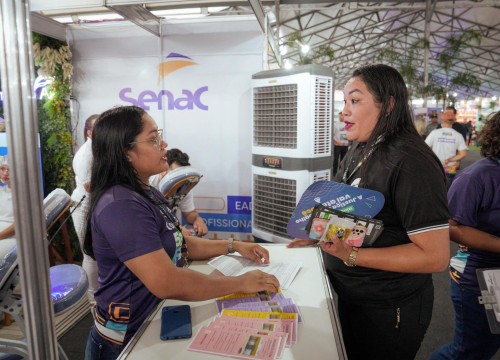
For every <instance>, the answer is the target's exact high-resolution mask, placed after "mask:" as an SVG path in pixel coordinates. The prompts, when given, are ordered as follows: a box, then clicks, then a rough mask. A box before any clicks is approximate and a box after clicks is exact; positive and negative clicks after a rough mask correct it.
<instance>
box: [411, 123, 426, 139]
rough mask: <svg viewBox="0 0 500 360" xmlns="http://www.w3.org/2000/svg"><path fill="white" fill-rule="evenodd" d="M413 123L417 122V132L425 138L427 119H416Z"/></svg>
mask: <svg viewBox="0 0 500 360" xmlns="http://www.w3.org/2000/svg"><path fill="white" fill-rule="evenodd" d="M413 123H414V124H415V129H416V130H417V133H418V134H419V135H420V136H421V137H422V139H425V119H415V120H414V121H413Z"/></svg>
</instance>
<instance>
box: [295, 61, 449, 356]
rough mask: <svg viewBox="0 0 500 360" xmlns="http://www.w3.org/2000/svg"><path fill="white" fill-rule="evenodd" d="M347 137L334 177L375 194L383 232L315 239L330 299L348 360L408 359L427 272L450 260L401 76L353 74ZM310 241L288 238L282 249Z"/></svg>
mask: <svg viewBox="0 0 500 360" xmlns="http://www.w3.org/2000/svg"><path fill="white" fill-rule="evenodd" d="M344 102H345V105H344V110H343V111H342V113H343V114H344V122H345V124H346V131H347V139H349V140H351V141H354V143H353V144H352V145H351V146H350V148H349V151H348V152H347V154H346V156H345V158H344V161H343V162H342V163H341V165H340V168H339V171H337V174H336V176H335V178H334V181H338V182H342V183H344V184H348V185H351V186H359V187H362V188H365V189H371V190H375V191H378V192H380V193H382V194H383V195H384V197H385V203H384V206H383V208H382V210H381V211H380V212H379V214H377V215H376V216H375V219H379V220H381V221H382V222H383V223H384V230H383V232H382V233H381V234H380V237H379V238H378V239H377V240H376V241H375V242H374V243H373V245H372V246H371V247H366V246H361V247H359V248H358V247H352V246H350V245H349V244H348V243H346V242H342V241H339V239H338V238H337V237H336V236H333V237H332V240H333V241H332V242H329V243H326V242H320V247H321V249H322V250H323V258H324V265H325V269H326V272H327V275H328V278H329V279H330V282H331V284H332V286H333V288H334V290H335V292H336V293H337V295H338V311H339V318H340V324H341V328H342V335H343V339H344V344H345V347H346V351H347V358H349V360H366V359H370V360H374V359H384V360H391V359H392V360H410V359H412V360H413V359H414V358H415V355H416V353H417V351H418V349H419V347H420V344H421V342H422V339H423V338H424V335H425V332H426V331H427V328H428V326H429V323H430V320H431V315H432V306H433V297H434V288H433V284H432V275H431V273H433V272H440V271H443V270H444V269H445V268H446V266H447V263H448V259H449V255H450V247H449V225H448V219H449V213H448V208H447V202H446V177H445V174H444V171H443V168H442V166H441V164H440V162H439V159H438V158H437V157H436V156H435V155H434V153H433V152H432V151H431V149H430V148H429V147H428V146H427V145H425V142H424V141H423V140H422V137H421V136H420V135H419V134H418V133H417V131H416V129H415V126H414V125H413V120H412V112H411V109H410V107H409V101H408V91H407V88H406V84H405V82H404V80H403V78H402V76H401V75H400V74H399V73H398V71H397V70H395V69H394V68H392V67H390V66H387V65H367V66H363V67H361V68H359V69H356V70H355V71H354V73H353V75H352V77H351V79H350V80H349V81H348V82H347V84H346V85H345V87H344ZM314 242H316V241H315V240H303V239H295V240H293V241H292V242H291V243H290V244H289V245H288V246H289V247H296V246H304V245H310V244H312V243H314Z"/></svg>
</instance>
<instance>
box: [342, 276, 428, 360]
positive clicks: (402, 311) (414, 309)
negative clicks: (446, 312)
mask: <svg viewBox="0 0 500 360" xmlns="http://www.w3.org/2000/svg"><path fill="white" fill-rule="evenodd" d="M433 301H434V287H433V285H432V281H429V282H428V283H427V284H426V285H425V288H424V289H423V290H422V292H421V293H420V294H418V295H416V296H415V297H413V298H411V299H410V300H407V301H406V302H405V303H403V304H400V305H395V306H391V307H372V306H359V305H353V304H351V303H347V302H345V301H343V300H342V299H341V298H340V297H339V301H338V304H339V317H340V324H341V326H342V335H343V338H344V344H345V347H346V351H347V358H348V359H349V360H366V359H370V360H376V359H380V360H406V359H407V360H413V359H414V358H415V355H416V354H417V352H418V349H419V348H420V344H421V343H422V340H423V338H424V335H425V332H426V331H427V328H428V327H429V324H430V321H431V317H432V306H433Z"/></svg>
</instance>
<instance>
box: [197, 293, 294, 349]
mask: <svg viewBox="0 0 500 360" xmlns="http://www.w3.org/2000/svg"><path fill="white" fill-rule="evenodd" d="M216 304H217V309H218V312H219V316H218V317H216V318H215V319H214V321H212V322H211V323H210V324H208V325H207V326H205V327H203V328H202V329H201V330H200V331H199V332H198V334H197V335H196V336H195V338H194V339H193V341H192V342H191V344H190V345H189V347H188V350H191V351H198V352H206V353H212V354H217V355H222V356H228V357H233V358H241V359H280V358H281V356H282V354H283V350H284V348H285V347H290V346H292V345H293V344H294V343H295V342H296V341H297V331H298V328H297V326H298V323H300V322H302V317H301V315H300V312H299V309H298V306H297V305H296V304H295V303H294V301H293V300H292V299H291V298H286V297H285V296H284V294H283V293H282V292H278V293H276V294H268V293H265V292H261V293H254V294H241V293H238V294H231V295H228V296H225V297H221V298H218V299H217V300H216Z"/></svg>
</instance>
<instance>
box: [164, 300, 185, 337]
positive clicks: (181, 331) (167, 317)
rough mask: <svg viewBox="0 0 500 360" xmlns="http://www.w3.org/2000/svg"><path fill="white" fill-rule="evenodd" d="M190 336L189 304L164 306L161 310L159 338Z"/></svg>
mask: <svg viewBox="0 0 500 360" xmlns="http://www.w3.org/2000/svg"><path fill="white" fill-rule="evenodd" d="M191 336H192V329H191V308H190V307H189V305H174V306H165V307H164V308H163V309H162V311H161V330H160V339H161V340H174V339H189V338H190V337H191Z"/></svg>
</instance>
